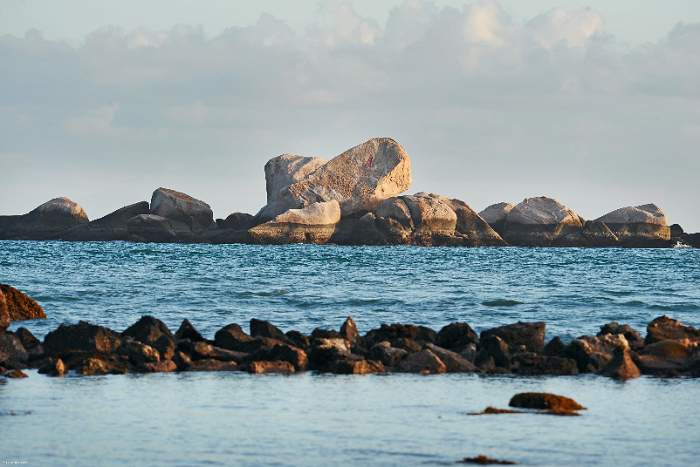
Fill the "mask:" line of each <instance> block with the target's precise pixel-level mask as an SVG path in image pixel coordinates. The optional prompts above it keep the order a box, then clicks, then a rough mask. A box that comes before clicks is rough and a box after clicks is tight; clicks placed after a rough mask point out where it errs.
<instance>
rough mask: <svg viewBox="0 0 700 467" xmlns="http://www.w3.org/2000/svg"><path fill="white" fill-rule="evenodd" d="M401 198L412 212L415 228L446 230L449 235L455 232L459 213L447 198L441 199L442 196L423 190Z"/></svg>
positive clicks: (433, 230)
mask: <svg viewBox="0 0 700 467" xmlns="http://www.w3.org/2000/svg"><path fill="white" fill-rule="evenodd" d="M401 198H402V199H403V201H404V203H406V206H407V207H408V210H409V212H410V213H411V219H413V226H414V228H415V230H423V231H429V232H444V233H447V234H448V235H451V234H453V233H454V231H455V228H456V227H457V214H455V212H454V211H453V210H452V206H451V205H450V203H449V200H447V199H446V198H443V199H440V198H442V197H438V196H435V195H432V196H431V195H429V194H428V193H422V192H421V193H416V194H415V195H409V196H402V197H401Z"/></svg>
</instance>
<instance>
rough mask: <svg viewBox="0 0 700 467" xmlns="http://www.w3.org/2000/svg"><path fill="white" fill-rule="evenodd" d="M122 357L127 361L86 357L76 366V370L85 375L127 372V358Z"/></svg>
mask: <svg viewBox="0 0 700 467" xmlns="http://www.w3.org/2000/svg"><path fill="white" fill-rule="evenodd" d="M122 358H123V359H124V360H127V361H124V360H117V359H109V360H101V359H97V358H86V359H84V360H82V361H81V362H80V364H79V365H78V366H77V368H76V372H77V373H80V374H81V375H86V376H94V375H108V374H109V375H121V374H125V373H128V367H129V365H128V359H127V358H126V357H122Z"/></svg>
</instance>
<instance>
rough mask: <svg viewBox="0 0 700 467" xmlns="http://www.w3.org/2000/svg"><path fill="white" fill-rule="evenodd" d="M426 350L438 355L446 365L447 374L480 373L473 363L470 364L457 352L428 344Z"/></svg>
mask: <svg viewBox="0 0 700 467" xmlns="http://www.w3.org/2000/svg"><path fill="white" fill-rule="evenodd" d="M425 348H426V349H428V350H430V351H431V352H432V353H434V354H435V355H437V357H438V358H439V359H440V360H441V361H442V362H443V363H444V364H445V369H446V371H447V373H472V372H478V371H480V370H479V369H478V368H477V367H476V366H474V364H473V363H471V362H468V361H467V360H465V359H464V358H462V356H461V355H460V354H458V353H456V352H452V351H450V350H447V349H443V348H442V347H438V346H437V345H435V344H426V345H425Z"/></svg>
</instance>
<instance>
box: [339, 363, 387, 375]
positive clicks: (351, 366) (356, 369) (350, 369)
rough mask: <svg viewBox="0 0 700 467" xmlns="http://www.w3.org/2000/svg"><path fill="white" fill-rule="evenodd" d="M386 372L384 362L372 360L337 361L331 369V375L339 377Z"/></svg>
mask: <svg viewBox="0 0 700 467" xmlns="http://www.w3.org/2000/svg"><path fill="white" fill-rule="evenodd" d="M385 371H386V369H385V368H384V365H382V362H375V361H371V360H370V361H368V360H337V361H336V362H335V364H334V365H333V367H332V369H331V373H335V374H337V375H366V374H369V373H384V372H385Z"/></svg>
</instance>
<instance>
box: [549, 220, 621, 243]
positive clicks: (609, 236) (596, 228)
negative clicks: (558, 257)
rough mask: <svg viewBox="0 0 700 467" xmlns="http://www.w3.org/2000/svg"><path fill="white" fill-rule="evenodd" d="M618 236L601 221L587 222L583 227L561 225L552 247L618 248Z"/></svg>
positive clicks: (555, 234)
mask: <svg viewBox="0 0 700 467" xmlns="http://www.w3.org/2000/svg"><path fill="white" fill-rule="evenodd" d="M618 244H619V239H618V238H617V236H616V235H615V234H614V233H613V232H612V231H611V230H610V229H609V228H608V226H607V225H605V223H604V222H600V221H585V223H584V224H583V225H582V226H573V225H560V226H557V231H555V233H554V238H553V239H552V242H551V246H555V247H578V248H581V247H588V248H607V247H611V246H617V245H618Z"/></svg>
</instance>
